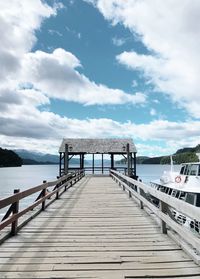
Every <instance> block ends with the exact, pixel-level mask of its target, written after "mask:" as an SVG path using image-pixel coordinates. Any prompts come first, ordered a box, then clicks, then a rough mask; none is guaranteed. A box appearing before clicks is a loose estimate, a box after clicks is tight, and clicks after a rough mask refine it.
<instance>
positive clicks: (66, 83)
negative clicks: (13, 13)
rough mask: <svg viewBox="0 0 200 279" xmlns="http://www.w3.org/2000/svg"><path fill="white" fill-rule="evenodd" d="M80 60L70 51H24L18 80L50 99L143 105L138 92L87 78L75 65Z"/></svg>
mask: <svg viewBox="0 0 200 279" xmlns="http://www.w3.org/2000/svg"><path fill="white" fill-rule="evenodd" d="M79 66H81V65H80V61H79V60H78V59H77V58H76V57H75V56H74V55H73V54H71V53H69V52H67V51H65V50H63V49H56V50H54V52H53V53H51V54H49V53H45V52H42V51H36V52H35V53H28V54H26V55H25V59H24V60H23V63H22V69H23V70H22V75H21V76H22V78H23V80H21V82H31V83H33V84H34V86H35V87H36V88H37V89H39V90H40V91H42V92H45V94H46V95H47V96H48V97H50V98H57V99H61V100H65V101H74V102H78V103H81V104H84V105H95V104H100V105H103V104H125V103H131V104H143V103H145V102H146V96H145V95H144V94H143V93H141V92H136V93H135V94H127V93H125V92H124V91H122V90H119V89H112V88H108V87H106V86H105V85H102V84H96V83H94V82H92V81H90V80H89V79H88V78H87V77H86V76H84V75H83V74H80V73H79V72H78V71H77V70H76V68H77V67H79Z"/></svg>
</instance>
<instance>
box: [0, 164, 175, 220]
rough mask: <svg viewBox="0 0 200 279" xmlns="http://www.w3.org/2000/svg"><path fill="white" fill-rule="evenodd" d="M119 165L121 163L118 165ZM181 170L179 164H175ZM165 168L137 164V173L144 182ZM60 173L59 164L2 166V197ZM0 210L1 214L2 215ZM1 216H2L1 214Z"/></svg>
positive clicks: (0, 185) (48, 179)
mask: <svg viewBox="0 0 200 279" xmlns="http://www.w3.org/2000/svg"><path fill="white" fill-rule="evenodd" d="M118 166H119V165H118ZM174 168H175V170H179V168H180V167H179V166H174ZM164 170H170V166H169V165H137V175H138V176H139V178H140V179H142V181H143V182H144V183H149V182H150V181H152V180H154V179H157V178H159V177H160V176H161V174H162V173H163V171H164ZM58 173H59V166H58V165H30V166H29V165H27V166H26V165H25V166H22V167H10V168H0V199H2V198H5V197H8V196H10V195H12V194H13V191H14V189H20V191H23V190H25V189H28V188H31V187H35V186H37V185H40V184H42V182H43V180H47V181H53V180H55V179H56V177H57V175H58ZM35 198H36V195H32V196H31V197H28V198H26V199H24V200H23V201H22V202H21V208H23V207H24V206H26V205H27V204H30V203H31V202H32V201H34V199H35ZM2 214H3V213H2V210H0V215H2ZM0 217H1V216H0Z"/></svg>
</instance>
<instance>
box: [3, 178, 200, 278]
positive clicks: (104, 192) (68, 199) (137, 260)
mask: <svg viewBox="0 0 200 279" xmlns="http://www.w3.org/2000/svg"><path fill="white" fill-rule="evenodd" d="M0 278H23V279H25V278H43V279H45V278H60V279H61V278H100V279H103V278H106V279H107V278H109V279H114V278H115V279H119V278H120V279H122V278H123V279H125V278H127V279H128V278H129V279H133V278H140V279H143V278H165V279H169V278H174V279H175V278H179V279H180V278H187V279H197V278H200V267H198V266H197V265H196V264H195V263H194V262H193V261H192V260H191V259H190V258H189V257H188V256H187V255H186V254H185V253H184V252H183V251H182V250H181V249H180V248H179V246H177V245H176V244H175V243H174V242H173V240H172V239H170V238H169V237H168V236H167V235H163V234H161V233H160V228H159V227H158V225H157V224H156V223H155V221H154V220H153V219H151V218H150V217H149V215H148V214H147V212H145V211H144V210H141V209H140V208H139V206H138V205H137V204H135V203H134V202H133V200H131V199H129V198H128V196H127V195H126V193H125V192H123V191H122V190H121V188H119V187H118V186H117V184H116V183H115V182H114V181H113V180H112V179H111V178H110V177H85V178H83V179H82V180H81V181H79V182H78V183H77V185H75V186H74V187H73V188H70V189H69V191H68V192H66V193H64V194H63V195H62V196H61V197H60V198H59V199H58V200H57V201H56V202H54V203H53V204H52V205H51V206H50V207H48V208H47V209H46V210H45V211H44V212H42V213H41V214H40V215H39V216H37V217H36V218H35V219H33V220H32V221H31V222H29V223H28V224H27V225H26V226H25V227H24V228H23V229H22V230H21V231H20V232H19V234H18V235H17V236H15V237H12V238H10V239H8V240H7V241H6V242H5V243H3V244H2V245H1V247H0Z"/></svg>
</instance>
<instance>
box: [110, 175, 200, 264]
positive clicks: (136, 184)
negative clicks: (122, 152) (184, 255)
mask: <svg viewBox="0 0 200 279" xmlns="http://www.w3.org/2000/svg"><path fill="white" fill-rule="evenodd" d="M110 175H111V177H113V179H115V180H116V182H118V183H119V184H120V185H121V186H122V187H123V189H124V190H127V191H128V192H129V196H132V195H133V196H134V197H135V198H136V199H137V200H139V202H140V206H141V208H143V206H144V205H145V206H146V207H148V208H149V209H150V210H151V212H153V213H154V214H155V215H156V216H157V217H158V218H159V219H160V220H161V231H162V232H163V233H167V228H166V225H168V226H169V227H170V228H171V229H172V230H173V231H175V232H176V233H177V234H178V235H180V236H181V237H182V238H183V239H184V240H185V241H186V242H187V243H189V244H190V245H192V246H193V248H194V249H196V250H197V251H198V252H200V236H198V235H195V234H194V233H192V232H191V231H190V230H188V229H187V228H186V227H184V226H182V225H180V224H178V223H177V222H176V221H175V220H174V219H173V218H171V216H170V215H169V214H168V213H169V210H168V209H169V207H172V208H173V209H175V210H176V211H178V212H180V213H181V214H183V215H184V216H187V217H190V218H191V219H196V220H197V221H200V208H199V207H194V206H192V205H190V204H188V203H186V202H184V201H182V200H179V199H177V198H175V197H172V196H169V195H167V194H165V193H163V192H160V191H158V190H156V189H154V188H152V187H150V186H149V185H146V184H144V183H142V182H140V181H137V180H135V179H133V178H130V177H128V176H125V175H123V174H121V173H119V172H117V171H114V170H110ZM148 194H150V195H151V196H152V197H155V198H156V199H158V200H159V203H160V207H159V208H158V207H157V206H155V205H154V204H153V203H151V202H150V201H149V200H148V199H147V198H146V196H145V195H148ZM141 203H142V204H141ZM195 260H196V259H195ZM199 261H200V259H198V262H199Z"/></svg>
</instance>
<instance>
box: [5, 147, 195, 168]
mask: <svg viewBox="0 0 200 279" xmlns="http://www.w3.org/2000/svg"><path fill="white" fill-rule="evenodd" d="M13 151H14V152H13ZM13 151H11V150H6V149H2V148H0V167H4V166H20V165H21V164H23V165H38V164H43V165H44V164H59V155H52V154H43V153H39V152H31V151H27V150H24V149H16V150H13ZM198 153H200V144H199V145H197V146H196V147H186V148H182V149H179V150H177V151H176V153H174V154H173V161H174V163H175V164H181V163H185V162H198V161H199V158H198ZM79 162H80V161H79V158H72V159H71V160H70V163H71V164H79ZM101 162H102V161H101V159H97V160H95V165H101ZM169 163H170V156H159V157H146V156H138V157H137V164H169ZM91 164H92V160H86V161H85V165H91ZM106 164H110V160H108V159H105V160H104V165H106ZM116 164H126V161H125V159H124V158H123V159H122V160H119V161H116Z"/></svg>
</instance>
